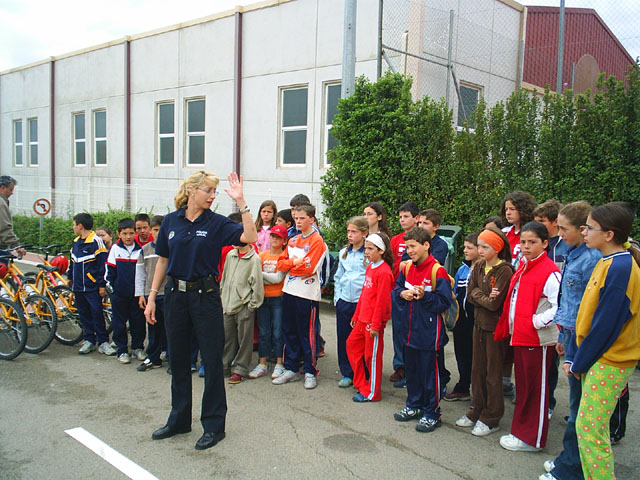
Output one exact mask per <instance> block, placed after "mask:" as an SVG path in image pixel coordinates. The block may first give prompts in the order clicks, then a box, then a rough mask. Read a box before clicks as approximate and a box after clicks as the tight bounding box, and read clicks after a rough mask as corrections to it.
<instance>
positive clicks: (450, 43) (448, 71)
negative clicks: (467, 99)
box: [445, 10, 454, 109]
mask: <svg viewBox="0 0 640 480" xmlns="http://www.w3.org/2000/svg"><path fill="white" fill-rule="evenodd" d="M453 15H454V12H453V10H449V49H448V50H447V93H446V95H445V101H446V103H447V109H448V108H449V90H451V54H452V51H453Z"/></svg>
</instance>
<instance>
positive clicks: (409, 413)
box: [393, 407, 422, 422]
mask: <svg viewBox="0 0 640 480" xmlns="http://www.w3.org/2000/svg"><path fill="white" fill-rule="evenodd" d="M420 416H422V409H421V408H410V407H404V408H403V409H402V410H400V411H399V412H398V413H394V414H393V418H395V419H396V421H398V422H408V421H409V420H413V419H414V418H419V417H420Z"/></svg>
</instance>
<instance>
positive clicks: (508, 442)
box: [500, 434, 542, 452]
mask: <svg viewBox="0 0 640 480" xmlns="http://www.w3.org/2000/svg"><path fill="white" fill-rule="evenodd" d="M500 446H501V447H502V448H504V449H506V450H511V451H512V452H539V451H540V450H542V449H541V448H538V447H534V446H533V445H529V444H528V443H524V442H523V441H522V440H520V439H519V438H518V437H516V436H514V435H511V434H509V435H503V436H502V437H500Z"/></svg>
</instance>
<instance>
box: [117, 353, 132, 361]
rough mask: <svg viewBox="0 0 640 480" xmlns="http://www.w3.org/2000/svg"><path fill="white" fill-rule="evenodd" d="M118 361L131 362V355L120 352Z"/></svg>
mask: <svg viewBox="0 0 640 480" xmlns="http://www.w3.org/2000/svg"><path fill="white" fill-rule="evenodd" d="M118 361H119V362H120V363H131V357H130V356H129V354H128V353H121V354H120V355H118Z"/></svg>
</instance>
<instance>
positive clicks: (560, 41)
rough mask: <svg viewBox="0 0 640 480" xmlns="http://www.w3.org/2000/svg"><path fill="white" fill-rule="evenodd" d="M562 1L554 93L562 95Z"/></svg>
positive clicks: (561, 1)
mask: <svg viewBox="0 0 640 480" xmlns="http://www.w3.org/2000/svg"><path fill="white" fill-rule="evenodd" d="M563 57H564V0H560V27H559V32H558V80H557V82H556V92H557V93H562V64H563V60H564V58H563Z"/></svg>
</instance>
